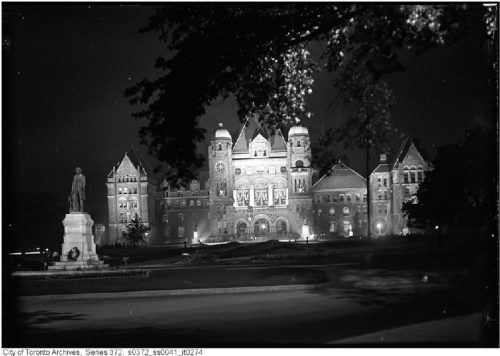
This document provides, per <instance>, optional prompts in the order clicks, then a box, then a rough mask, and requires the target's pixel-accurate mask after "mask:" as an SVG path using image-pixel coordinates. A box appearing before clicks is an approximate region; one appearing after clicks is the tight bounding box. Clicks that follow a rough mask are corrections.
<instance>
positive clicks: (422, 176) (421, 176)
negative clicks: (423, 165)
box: [417, 171, 424, 183]
mask: <svg viewBox="0 0 500 356" xmlns="http://www.w3.org/2000/svg"><path fill="white" fill-rule="evenodd" d="M417 180H418V182H419V183H420V182H421V181H423V180H424V172H421V171H420V172H417Z"/></svg>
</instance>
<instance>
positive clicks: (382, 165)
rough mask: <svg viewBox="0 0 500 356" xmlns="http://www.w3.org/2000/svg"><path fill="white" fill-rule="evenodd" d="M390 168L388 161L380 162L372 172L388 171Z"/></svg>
mask: <svg viewBox="0 0 500 356" xmlns="http://www.w3.org/2000/svg"><path fill="white" fill-rule="evenodd" d="M390 170H391V165H390V164H389V163H380V164H379V165H378V166H377V168H375V170H374V171H373V172H372V174H373V173H388V172H390Z"/></svg>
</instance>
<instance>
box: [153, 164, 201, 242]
mask: <svg viewBox="0 0 500 356" xmlns="http://www.w3.org/2000/svg"><path fill="white" fill-rule="evenodd" d="M209 187H210V182H209V179H208V172H201V173H200V175H199V177H198V179H195V180H193V181H191V183H190V184H189V186H187V187H179V188H176V187H171V186H170V185H169V184H168V183H167V181H166V180H163V182H162V183H161V184H160V188H161V191H160V192H158V194H157V201H158V206H159V209H158V211H159V214H160V215H159V216H158V222H159V226H160V229H161V241H162V242H164V243H182V242H184V241H186V242H190V243H191V242H193V243H196V242H197V241H199V240H205V239H206V238H207V237H208V236H209V234H210V229H209V223H208V212H209V207H210V197H209V194H210V188H209Z"/></svg>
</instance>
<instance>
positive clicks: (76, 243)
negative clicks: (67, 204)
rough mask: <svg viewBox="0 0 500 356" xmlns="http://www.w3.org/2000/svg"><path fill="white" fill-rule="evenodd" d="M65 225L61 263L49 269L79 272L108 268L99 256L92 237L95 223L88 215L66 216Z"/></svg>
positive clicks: (80, 213)
mask: <svg viewBox="0 0 500 356" xmlns="http://www.w3.org/2000/svg"><path fill="white" fill-rule="evenodd" d="M63 225H64V243H63V244H62V246H61V247H62V251H61V262H55V263H54V265H53V266H49V269H51V270H78V269H99V268H104V267H108V265H105V264H104V262H103V261H100V260H99V256H97V253H96V246H95V243H94V236H93V235H92V225H94V221H93V220H92V218H91V217H90V215H89V214H88V213H83V212H71V213H69V214H66V217H65V218H64V220H63Z"/></svg>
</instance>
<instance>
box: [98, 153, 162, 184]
mask: <svg viewBox="0 0 500 356" xmlns="http://www.w3.org/2000/svg"><path fill="white" fill-rule="evenodd" d="M124 161H129V162H130V163H131V164H132V165H133V166H134V168H135V169H137V171H138V172H139V174H141V175H146V176H149V177H151V178H153V177H154V176H155V174H154V171H153V169H152V168H151V166H150V165H149V163H148V161H146V160H145V159H144V158H143V156H142V155H141V153H140V152H139V150H137V149H136V148H135V147H134V146H130V148H129V150H128V151H127V152H125V154H124V156H123V158H122V159H121V160H120V161H119V162H118V163H116V165H115V166H114V167H113V169H112V170H111V172H110V173H109V174H108V178H111V177H112V176H113V173H114V171H116V170H118V168H119V167H120V166H121V164H122V163H124Z"/></svg>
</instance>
